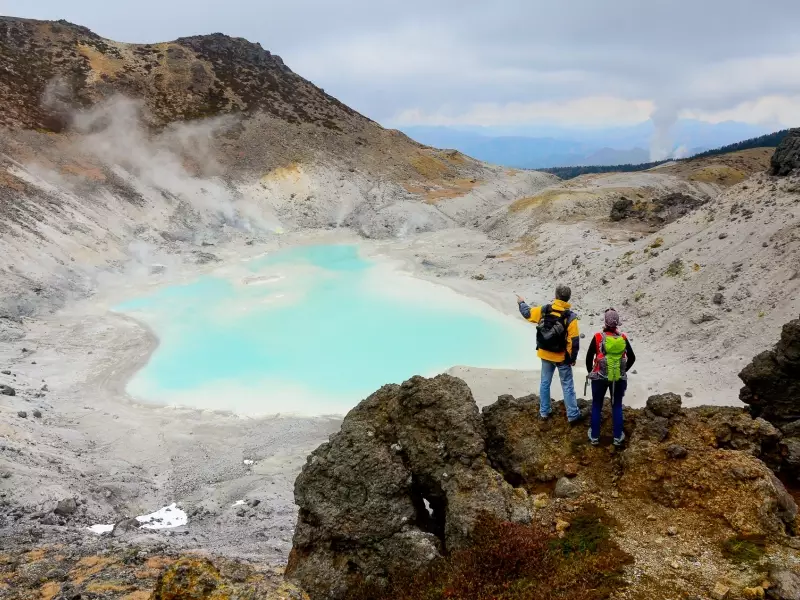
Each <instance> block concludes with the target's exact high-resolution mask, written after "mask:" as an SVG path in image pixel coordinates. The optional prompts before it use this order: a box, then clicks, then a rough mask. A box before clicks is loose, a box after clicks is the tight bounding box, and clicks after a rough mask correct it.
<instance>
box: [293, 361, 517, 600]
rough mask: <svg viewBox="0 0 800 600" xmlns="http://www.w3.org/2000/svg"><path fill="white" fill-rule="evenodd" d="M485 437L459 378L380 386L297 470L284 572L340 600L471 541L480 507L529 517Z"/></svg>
mask: <svg viewBox="0 0 800 600" xmlns="http://www.w3.org/2000/svg"><path fill="white" fill-rule="evenodd" d="M485 435H486V432H485V428H484V424H483V420H482V418H481V416H480V413H479V411H478V407H477V405H476V404H475V401H474V399H473V397H472V393H471V392H470V390H469V387H467V385H466V384H465V383H464V382H463V381H461V380H460V379H457V378H455V377H452V376H449V375H439V376H437V377H435V378H432V379H425V378H423V377H413V378H412V379H410V380H408V381H406V382H405V383H403V384H402V385H386V386H383V387H382V388H381V389H380V390H378V391H377V392H375V393H374V394H372V395H371V396H369V397H368V398H367V399H366V400H364V401H362V402H361V403H360V404H359V405H358V406H356V407H355V408H354V409H353V410H351V411H350V412H349V413H348V415H347V416H346V417H345V419H344V421H343V422H342V426H341V430H340V431H339V432H338V433H336V434H334V435H333V436H331V438H330V440H329V441H328V442H326V443H324V444H322V445H321V446H320V447H319V448H317V449H316V450H314V452H313V453H312V454H311V456H309V457H308V460H307V461H306V464H305V466H304V467H303V469H302V472H301V473H300V475H299V476H298V478H297V480H296V482H295V490H294V492H295V503H296V504H297V505H298V507H299V512H298V520H297V526H296V528H295V533H294V540H293V552H292V555H293V557H294V558H293V560H292V561H290V563H289V566H288V568H287V571H286V573H287V576H288V577H289V578H290V579H293V580H295V581H297V582H299V583H300V585H301V587H303V588H304V589H305V590H306V591H307V592H308V593H309V595H310V596H311V597H312V598H314V599H315V600H316V599H317V598H338V597H342V596H344V595H345V594H346V593H347V591H348V590H349V589H351V588H352V587H353V586H355V585H358V582H359V581H360V580H361V578H362V577H364V578H372V579H373V580H374V581H376V583H379V582H381V581H385V580H386V577H387V576H389V575H390V574H391V573H394V572H397V571H399V570H409V569H410V570H412V571H413V570H418V569H420V568H422V567H424V566H425V565H426V564H428V563H429V562H430V561H432V560H434V559H435V558H436V557H438V556H440V555H441V552H442V551H443V550H456V549H458V548H463V547H465V546H467V545H469V543H470V540H471V537H470V536H471V534H472V531H473V529H474V526H475V524H476V522H477V520H478V519H479V517H480V516H481V515H482V514H484V513H488V514H490V515H493V516H495V517H497V518H501V519H504V520H510V521H516V522H522V523H525V522H530V519H531V514H530V508H529V503H528V501H527V494H525V493H524V492H522V491H521V490H515V489H514V488H512V487H511V486H510V485H509V484H508V483H506V481H505V480H504V479H503V477H502V475H500V473H498V472H497V471H495V470H494V469H493V468H492V467H491V466H490V465H489V462H488V461H487V459H486V454H485V452H486V446H485V442H484V439H485ZM397 446H399V447H400V448H402V451H401V452H397V451H395V450H393V447H397ZM428 507H429V508H430V511H429V510H428Z"/></svg>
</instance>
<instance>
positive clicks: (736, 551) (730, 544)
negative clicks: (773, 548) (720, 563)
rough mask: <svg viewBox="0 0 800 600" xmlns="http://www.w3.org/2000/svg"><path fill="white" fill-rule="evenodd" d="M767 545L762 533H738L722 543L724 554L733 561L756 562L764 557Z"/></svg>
mask: <svg viewBox="0 0 800 600" xmlns="http://www.w3.org/2000/svg"><path fill="white" fill-rule="evenodd" d="M765 546H766V540H765V539H764V536H762V535H737V536H734V537H732V538H728V539H727V540H725V541H724V542H723V543H722V555H723V556H724V557H725V558H727V559H729V560H731V561H733V562H737V563H749V564H754V563H758V562H760V561H761V559H762V558H763V557H764V553H765V552H764V547H765Z"/></svg>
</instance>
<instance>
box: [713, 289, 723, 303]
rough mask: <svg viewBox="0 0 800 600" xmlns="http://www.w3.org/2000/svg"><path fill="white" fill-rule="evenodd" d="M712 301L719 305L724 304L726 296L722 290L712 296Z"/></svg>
mask: <svg viewBox="0 0 800 600" xmlns="http://www.w3.org/2000/svg"><path fill="white" fill-rule="evenodd" d="M711 301H712V302H713V303H714V304H717V305H720V304H723V303H724V302H725V296H724V295H723V294H722V292H717V293H715V294H714V296H713V297H712V298H711Z"/></svg>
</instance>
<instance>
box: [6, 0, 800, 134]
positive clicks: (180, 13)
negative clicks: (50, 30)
mask: <svg viewBox="0 0 800 600" xmlns="http://www.w3.org/2000/svg"><path fill="white" fill-rule="evenodd" d="M3 10H4V11H6V12H9V13H10V14H15V15H19V16H29V17H34V18H53V19H55V18H66V19H68V20H70V21H73V22H76V23H80V24H83V25H86V26H88V27H90V28H92V29H93V30H95V31H96V32H97V33H99V34H101V35H103V36H106V37H109V38H112V39H117V40H119V41H129V42H155V41H165V40H168V39H173V38H175V37H179V36H182V35H191V34H196V33H210V32H214V31H222V32H224V33H227V34H230V35H236V36H242V37H246V38H248V39H250V40H253V41H258V42H260V43H261V44H262V45H263V46H264V47H265V48H267V49H269V50H271V51H273V52H275V53H277V54H279V55H281V56H282V57H283V58H284V60H285V61H286V63H287V64H288V65H289V66H290V67H292V68H293V69H294V70H295V71H297V72H298V73H300V74H301V75H303V76H305V77H308V78H309V79H311V80H312V81H314V82H315V83H317V84H318V85H321V86H322V87H324V88H325V89H326V90H327V91H328V92H330V93H332V94H334V95H336V96H337V97H339V98H340V99H341V100H343V101H344V102H346V103H348V104H350V105H351V106H353V107H354V108H356V109H358V110H360V111H362V112H364V113H366V114H367V115H369V116H370V117H372V118H375V119H377V120H379V121H382V122H388V123H393V122H399V121H398V115H402V114H404V113H405V114H407V115H408V114H414V115H422V118H423V119H425V120H427V122H435V121H436V119H437V118H439V117H440V116H441V115H449V116H450V118H451V121H454V122H457V121H458V120H459V118H462V117H459V115H462V116H463V118H462V120H464V119H467V120H468V119H470V118H478V117H476V116H475V115H476V114H477V115H479V114H480V110H479V109H476V108H475V107H476V105H480V104H482V103H483V104H486V103H489V104H492V105H494V106H495V108H496V107H498V106H499V107H501V108H502V106H503V105H505V104H507V103H520V104H523V105H525V104H527V105H530V107H531V108H530V113H531V114H530V116H529V119H533V120H535V119H536V114H535V113H536V110H538V109H537V107H540V106H541V105H542V103H548V102H549V103H553V102H555V103H558V102H568V101H572V100H576V99H580V98H586V97H590V96H591V97H596V96H603V97H612V98H619V99H620V100H621V101H622V100H628V101H632V100H636V101H650V102H652V104H653V107H654V110H657V111H658V112H657V116H658V117H659V122H661V121H663V122H665V123H668V122H669V121H670V120H671V119H672V118H675V117H677V116H678V115H679V114H681V111H686V110H693V111H697V112H698V113H703V114H709V113H710V112H713V111H728V113H726V114H730V110H731V109H733V108H735V107H736V106H737V105H739V104H740V103H742V102H747V101H751V102H752V101H755V100H756V99H758V98H761V97H764V96H770V95H777V96H786V97H790V98H791V97H798V99H800V35H797V31H800V2H797V1H796V0H771V1H770V2H769V3H759V2H753V1H751V0H673V1H671V2H665V1H654V2H642V1H641V0H614V1H608V2H597V1H596V0H571V1H570V2H554V1H553V0H547V1H539V0H536V1H534V0H499V1H497V2H493V3H488V2H484V1H482V0H477V1H476V0H459V1H456V0H436V1H431V0H425V1H422V0H406V1H404V2H397V1H393V2H380V3H379V2H375V1H374V0H339V1H337V2H329V1H328V0H317V1H313V2H312V1H309V0H305V1H295V2H268V3H265V2H260V1H258V0H228V1H227V2H224V3H220V2H218V1H216V0H215V1H214V2H211V1H208V0H159V1H157V0H138V1H136V2H131V1H121V2H114V3H108V2H106V1H105V0H103V1H100V0H72V1H71V2H69V3H64V2H62V0H37V1H36V2H35V3H33V2H31V1H30V0H5V3H4V7H3ZM791 104H792V102H789V103H788V104H787V103H786V102H774V103H772V104H769V103H768V104H767V105H768V106H780V107H784V108H782V109H781V110H782V111H783V112H784V113H785V112H786V109H785V107H786V106H791ZM767 105H764V106H767ZM575 106H578V107H583V108H582V109H581V110H585V105H584V104H581V103H577V104H575ZM476 111H477V112H476ZM494 112H495V113H496V112H497V110H496V109H495V111H494ZM618 112H619V111H613V112H612V114H617V113H618ZM762 113H763V114H762ZM514 114H515V115H516V117H515V118H525V117H524V111H516V112H514ZM547 114H549V113H547ZM733 114H736V113H733ZM759 114H761V117H760V118H762V119H768V118H773V117H771V116H770V115H771V113H770V112H769V111H768V110H766V109H765V111H762V112H761V113H759ZM437 115H438V116H437ZM470 115H471V116H470ZM764 115H766V116H764ZM577 116H578V115H576V120H577ZM744 116H747V115H746V114H745V115H744ZM603 117H604V115H603V113H598V115H597V118H598V119H602V118H603ZM661 117H663V119H662V118H661ZM560 118H562V117H560ZM563 118H565V119H568V118H569V117H568V116H566V117H563ZM609 118H611V117H609ZM774 118H776V119H779V116H775V117H774Z"/></svg>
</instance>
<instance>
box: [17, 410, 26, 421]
mask: <svg viewBox="0 0 800 600" xmlns="http://www.w3.org/2000/svg"><path fill="white" fill-rule="evenodd" d="M17 416H18V417H19V418H20V419H27V418H28V413H27V412H25V411H24V410H21V411H19V412H18V413H17Z"/></svg>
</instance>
